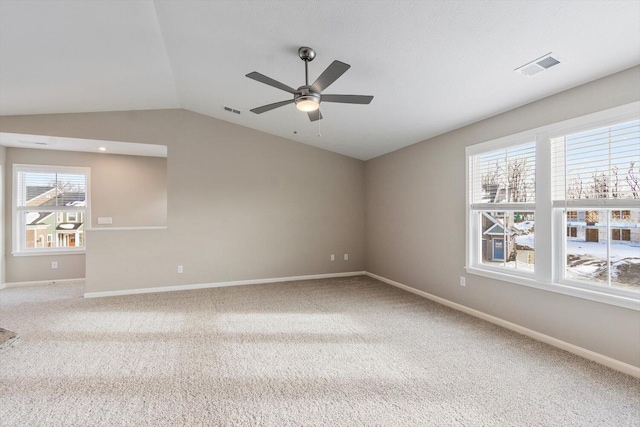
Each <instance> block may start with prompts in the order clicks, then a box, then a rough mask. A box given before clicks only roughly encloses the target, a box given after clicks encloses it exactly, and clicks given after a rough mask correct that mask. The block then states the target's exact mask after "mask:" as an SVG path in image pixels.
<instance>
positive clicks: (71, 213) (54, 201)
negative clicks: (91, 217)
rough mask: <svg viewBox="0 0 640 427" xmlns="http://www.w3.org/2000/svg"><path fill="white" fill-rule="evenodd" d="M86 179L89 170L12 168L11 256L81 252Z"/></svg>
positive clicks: (83, 242)
mask: <svg viewBox="0 0 640 427" xmlns="http://www.w3.org/2000/svg"><path fill="white" fill-rule="evenodd" d="M88 178H89V170H88V168H70V167H59V166H35V165H14V200H15V205H14V210H15V214H14V224H15V233H14V253H17V254H28V253H47V252H51V251H78V250H84V246H85V234H84V232H85V225H84V223H83V221H82V220H83V218H85V217H86V213H87V211H88V205H89V203H88V202H89V197H88V195H89V192H88V189H89V186H88ZM65 218H66V219H67V221H64V219H65Z"/></svg>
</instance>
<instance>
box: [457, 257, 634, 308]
mask: <svg viewBox="0 0 640 427" xmlns="http://www.w3.org/2000/svg"><path fill="white" fill-rule="evenodd" d="M465 270H466V272H467V273H469V274H475V275H478V276H482V277H487V278H490V279H494V280H500V281H503V282H508V283H515V284H518V285H524V286H529V287H532V288H536V289H542V290H545V291H549V292H555V293H559V294H563V295H569V296H572V297H577V298H582V299H587V300H590V301H597V302H600V303H604V304H610V305H615V306H618V307H624V308H628V309H631V310H636V311H640V293H638V292H634V291H625V290H622V289H615V290H614V292H615V294H614V293H608V292H605V291H606V288H605V289H603V290H598V289H597V285H594V286H593V287H594V288H595V289H587V288H586V287H584V288H583V287H581V286H580V285H577V284H575V285H574V284H570V283H545V282H541V281H538V280H536V279H534V278H528V277H522V276H516V275H511V274H506V273H502V272H495V271H491V270H486V269H483V268H479V267H465ZM585 286H586V285H585Z"/></svg>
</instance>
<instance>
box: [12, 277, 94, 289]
mask: <svg viewBox="0 0 640 427" xmlns="http://www.w3.org/2000/svg"><path fill="white" fill-rule="evenodd" d="M56 283H84V278H82V279H59V280H38V281H33V282H9V283H5V284H4V286H6V287H7V288H17V287H20V286H42V285H53V284H56ZM0 289H2V288H0Z"/></svg>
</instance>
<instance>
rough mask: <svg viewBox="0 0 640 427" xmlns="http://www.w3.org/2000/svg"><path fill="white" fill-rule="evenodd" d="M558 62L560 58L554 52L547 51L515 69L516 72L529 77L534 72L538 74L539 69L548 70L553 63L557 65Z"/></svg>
mask: <svg viewBox="0 0 640 427" xmlns="http://www.w3.org/2000/svg"><path fill="white" fill-rule="evenodd" d="M559 63H560V59H559V58H558V56H557V55H555V54H554V53H547V54H546V55H544V56H542V57H540V58H538V59H536V60H534V61H531V62H529V63H528V64H525V65H523V66H522V67H518V68H516V69H515V71H516V72H518V73H520V74H522V75H523V76H527V77H531V76H533V75H535V74H538V73H539V72H541V71H544V70H548V69H549V68H551V67H553V66H554V65H558V64H559Z"/></svg>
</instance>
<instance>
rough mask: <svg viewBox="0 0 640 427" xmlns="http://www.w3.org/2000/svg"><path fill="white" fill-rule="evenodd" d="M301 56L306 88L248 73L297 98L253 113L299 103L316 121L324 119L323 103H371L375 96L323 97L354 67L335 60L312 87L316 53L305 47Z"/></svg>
mask: <svg viewBox="0 0 640 427" xmlns="http://www.w3.org/2000/svg"><path fill="white" fill-rule="evenodd" d="M298 56H299V57H300V59H302V60H303V61H304V82H305V83H304V86H300V87H299V88H298V89H294V88H292V87H290V86H287V85H285V84H284V83H280V82H279V81H277V80H274V79H272V78H270V77H267V76H265V75H264V74H260V73H258V72H256V71H254V72H252V73H249V74H247V77H249V78H250V79H253V80H257V81H259V82H261V83H264V84H267V85H269V86H273V87H275V88H278V89H281V90H284V91H285V92H289V93H290V94H292V95H293V99H288V100H286V101H280V102H275V103H273V104H267V105H263V106H262V107H258V108H254V109H253V110H251V111H252V112H254V113H256V114H262V113H265V112H267V111H271V110H273V109H275V108H278V107H282V106H284V105H287V104H291V103H295V104H296V108H297V109H298V110H300V111H304V112H306V113H307V114H308V115H309V120H311V121H312V122H315V121H316V120H320V119H322V114H321V113H320V102H323V101H324V102H339V103H343V104H369V103H370V102H371V100H372V99H373V96H367V95H323V94H322V91H323V90H325V89H326V88H327V87H329V85H331V83H333V82H335V81H336V80H337V79H338V77H340V76H341V75H343V74H344V73H345V72H346V71H347V70H348V69H349V68H350V67H351V65H349V64H345V63H344V62H340V61H333V62H332V63H331V65H329V66H328V67H327V69H326V70H324V72H323V73H322V74H321V75H320V77H318V78H317V80H316V81H315V82H313V84H311V85H309V62H311V61H313V58H315V57H316V52H315V51H314V50H313V49H311V48H310V47H301V48H300V49H298Z"/></svg>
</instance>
